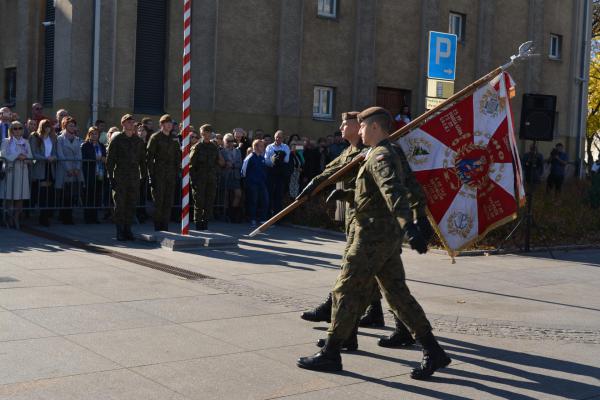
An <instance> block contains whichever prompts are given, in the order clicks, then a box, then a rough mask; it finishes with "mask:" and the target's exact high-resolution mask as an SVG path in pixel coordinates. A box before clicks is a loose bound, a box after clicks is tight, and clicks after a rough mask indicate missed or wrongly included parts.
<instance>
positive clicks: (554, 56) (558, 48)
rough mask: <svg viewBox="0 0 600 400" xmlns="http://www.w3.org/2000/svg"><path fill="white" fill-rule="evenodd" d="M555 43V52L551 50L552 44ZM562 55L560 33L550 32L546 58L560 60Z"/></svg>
mask: <svg viewBox="0 0 600 400" xmlns="http://www.w3.org/2000/svg"><path fill="white" fill-rule="evenodd" d="M554 43H556V54H554V53H553V52H552V47H553V44H554ZM561 57H562V35H559V34H557V33H551V34H550V43H549V46H548V58H550V59H551V60H560V59H561Z"/></svg>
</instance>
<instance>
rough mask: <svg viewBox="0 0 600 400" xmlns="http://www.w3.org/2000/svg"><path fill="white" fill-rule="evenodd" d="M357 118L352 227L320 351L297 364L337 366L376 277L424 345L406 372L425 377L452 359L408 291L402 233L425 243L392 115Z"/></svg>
mask: <svg viewBox="0 0 600 400" xmlns="http://www.w3.org/2000/svg"><path fill="white" fill-rule="evenodd" d="M358 118H359V121H360V123H361V125H360V136H361V138H362V140H363V143H364V144H365V145H366V146H369V147H371V149H370V150H369V152H368V153H367V155H366V159H365V161H364V163H363V164H362V165H361V167H360V169H359V171H358V173H357V175H356V176H357V178H356V189H355V193H354V203H355V210H356V214H355V219H356V231H355V233H354V235H353V236H352V238H351V239H350V241H349V243H348V250H347V251H346V253H345V257H344V259H343V262H342V271H341V273H340V275H339V276H338V279H337V282H336V284H335V286H334V288H333V291H332V300H333V301H332V313H331V325H330V327H329V330H328V338H327V340H326V342H325V344H324V347H323V349H322V350H321V351H320V352H318V353H317V354H315V355H314V356H310V357H302V358H300V359H298V362H297V365H298V366H299V367H301V368H305V369H311V370H316V371H339V370H341V369H342V362H341V355H340V349H341V347H342V345H343V344H344V341H345V340H346V339H347V338H348V337H350V335H351V333H352V330H353V329H355V326H356V321H357V320H358V318H359V317H360V313H361V312H362V309H363V308H364V305H365V304H366V303H367V301H368V300H369V299H368V296H369V295H370V294H371V293H372V291H373V286H374V282H375V281H374V278H377V282H378V283H379V284H380V286H381V288H382V290H383V292H384V295H385V297H386V299H387V301H388V303H389V305H390V307H391V308H392V310H393V312H394V314H395V315H396V316H397V317H398V318H399V319H400V320H402V321H404V322H405V323H406V324H407V325H408V326H409V328H410V329H411V330H412V331H413V332H414V333H415V335H416V337H417V340H419V341H420V342H421V344H422V346H423V361H422V362H421V365H420V366H418V367H417V368H415V369H413V371H412V373H411V377H412V378H413V379H427V378H429V377H430V376H431V375H432V374H433V373H434V372H435V371H436V370H437V369H439V368H443V367H445V366H447V365H448V364H450V361H451V360H450V358H449V357H448V356H447V355H446V353H445V352H444V350H443V349H442V348H441V346H440V345H439V344H438V342H437V340H436V339H435V337H434V336H433V333H432V328H431V325H430V323H429V321H428V320H427V317H426V316H425V313H424V311H423V309H422V308H421V306H420V305H419V303H418V302H417V301H416V300H415V299H414V297H413V296H412V295H411V294H410V291H409V289H408V287H407V286H406V281H405V274H404V267H403V266H402V260H401V258H400V253H401V251H402V238H403V236H404V235H405V233H406V234H407V236H408V242H409V244H410V246H411V247H412V248H413V249H415V250H417V251H418V252H419V253H421V254H422V253H425V252H426V251H427V243H426V240H425V239H424V238H423V236H422V234H421V232H420V231H419V229H418V228H417V227H416V225H415V224H414V223H413V222H412V218H413V214H412V212H411V209H410V205H409V203H408V201H407V197H408V193H407V192H408V191H407V188H406V187H405V185H404V180H405V177H404V174H405V171H403V168H402V160H401V158H400V157H399V156H398V154H397V153H396V151H395V150H394V149H393V147H392V144H391V143H390V141H389V134H390V132H391V130H392V129H393V119H392V116H391V115H390V114H389V112H388V111H387V110H385V109H382V108H380V107H371V108H368V109H366V110H364V111H363V112H361V113H360V114H359V116H358Z"/></svg>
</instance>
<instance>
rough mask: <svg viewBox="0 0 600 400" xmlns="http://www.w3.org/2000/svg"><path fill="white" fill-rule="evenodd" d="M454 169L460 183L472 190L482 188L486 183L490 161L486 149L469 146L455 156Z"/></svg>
mask: <svg viewBox="0 0 600 400" xmlns="http://www.w3.org/2000/svg"><path fill="white" fill-rule="evenodd" d="M454 169H455V171H456V175H457V176H458V178H459V179H460V180H461V182H462V183H463V184H465V185H467V186H470V187H472V188H479V189H480V188H482V187H483V186H485V184H486V182H487V181H488V179H489V178H488V175H489V170H490V160H489V157H488V152H487V149H486V147H484V146H477V145H474V144H470V145H467V146H464V147H462V148H461V149H460V151H459V152H458V153H457V154H456V158H455V160H454Z"/></svg>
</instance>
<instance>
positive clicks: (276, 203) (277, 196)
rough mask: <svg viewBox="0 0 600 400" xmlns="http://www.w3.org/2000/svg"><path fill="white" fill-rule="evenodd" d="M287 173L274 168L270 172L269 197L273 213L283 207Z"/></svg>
mask: <svg viewBox="0 0 600 400" xmlns="http://www.w3.org/2000/svg"><path fill="white" fill-rule="evenodd" d="M286 180H287V177H286V174H284V173H282V172H280V171H277V170H274V171H271V173H270V174H269V199H270V203H269V204H270V209H271V212H272V213H273V215H275V214H277V213H278V212H279V211H281V210H282V209H283V193H284V191H285V187H286V186H285V183H286Z"/></svg>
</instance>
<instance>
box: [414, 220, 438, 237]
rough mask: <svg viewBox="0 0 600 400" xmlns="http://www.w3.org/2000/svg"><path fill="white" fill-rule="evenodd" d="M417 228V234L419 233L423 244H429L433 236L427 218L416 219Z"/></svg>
mask: <svg viewBox="0 0 600 400" xmlns="http://www.w3.org/2000/svg"><path fill="white" fill-rule="evenodd" d="M417 228H419V232H421V235H422V236H423V239H424V240H425V243H429V242H430V241H431V239H432V238H433V235H434V234H435V232H434V230H433V227H432V226H431V223H430V222H429V219H428V218H427V217H419V218H417Z"/></svg>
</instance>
